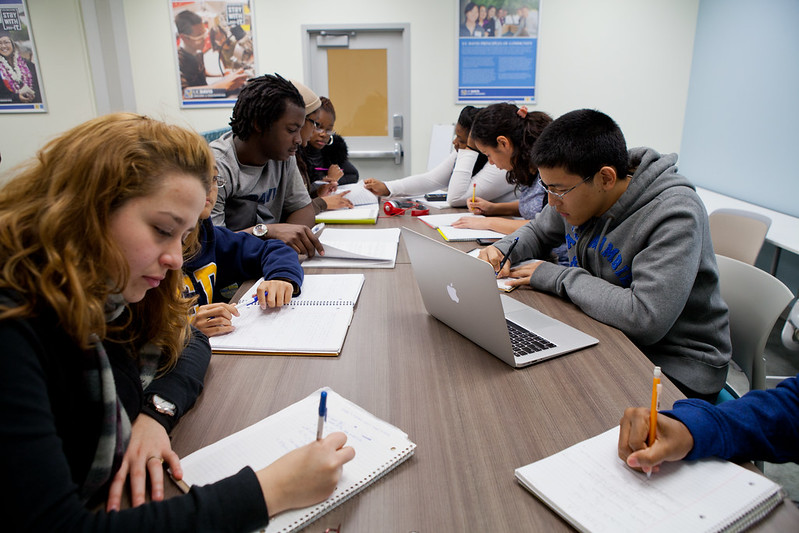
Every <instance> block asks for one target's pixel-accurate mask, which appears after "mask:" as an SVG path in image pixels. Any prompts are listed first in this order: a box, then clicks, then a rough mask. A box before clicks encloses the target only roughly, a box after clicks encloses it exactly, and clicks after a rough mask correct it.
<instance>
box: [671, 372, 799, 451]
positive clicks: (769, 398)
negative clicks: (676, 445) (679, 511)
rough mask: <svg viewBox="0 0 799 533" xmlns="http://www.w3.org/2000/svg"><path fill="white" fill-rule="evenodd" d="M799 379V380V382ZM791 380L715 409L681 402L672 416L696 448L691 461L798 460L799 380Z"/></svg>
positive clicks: (706, 404)
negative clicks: (707, 459) (686, 429)
mask: <svg viewBox="0 0 799 533" xmlns="http://www.w3.org/2000/svg"><path fill="white" fill-rule="evenodd" d="M797 377H799V376H797ZM797 377H793V378H789V379H786V380H784V381H783V382H782V383H780V384H779V385H778V386H777V388H775V389H769V390H755V391H750V392H749V393H748V394H745V395H744V396H743V397H741V398H739V399H737V400H732V401H728V402H724V403H722V404H720V405H712V404H710V403H708V402H705V401H702V400H679V401H677V402H676V403H675V404H674V408H673V409H672V410H671V411H664V412H663V414H665V415H668V416H671V417H672V418H675V419H677V420H679V421H680V422H682V423H683V424H685V425H686V427H687V428H688V430H689V431H690V432H691V435H693V437H694V447H693V449H692V450H691V451H690V452H689V454H688V455H687V456H686V457H685V458H686V459H701V458H703V457H709V456H716V457H721V458H722V459H729V460H733V461H742V460H752V461H756V460H765V461H770V462H775V463H784V462H788V461H794V462H796V461H798V460H799V380H797Z"/></svg>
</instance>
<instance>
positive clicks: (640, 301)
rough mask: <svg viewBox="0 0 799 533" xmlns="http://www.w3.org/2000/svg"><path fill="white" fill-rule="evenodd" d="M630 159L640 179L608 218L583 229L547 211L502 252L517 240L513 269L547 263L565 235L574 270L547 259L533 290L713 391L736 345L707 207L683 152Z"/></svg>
mask: <svg viewBox="0 0 799 533" xmlns="http://www.w3.org/2000/svg"><path fill="white" fill-rule="evenodd" d="M629 154H630V168H636V170H635V173H634V175H633V177H632V178H631V181H630V184H629V186H628V188H627V190H626V191H625V192H624V194H622V195H621V197H620V198H619V199H618V200H617V201H616V203H615V204H613V206H611V208H610V209H608V211H607V212H605V213H604V214H603V215H602V216H600V217H599V218H595V219H592V220H589V221H588V222H586V223H585V224H583V225H582V226H580V227H576V226H571V225H570V224H568V223H567V222H566V221H565V220H564V219H563V217H561V216H560V215H559V214H558V212H557V211H556V210H555V209H554V208H552V207H551V206H547V207H546V208H545V209H544V210H543V211H541V212H540V213H539V214H538V215H537V216H536V218H535V219H534V220H533V221H531V222H530V223H529V224H527V225H525V226H522V227H521V228H519V229H518V230H517V231H515V232H514V233H512V234H511V235H509V236H507V237H505V238H504V239H502V240H501V241H499V242H497V243H496V244H495V246H496V247H497V248H499V249H500V250H501V251H502V252H503V253H506V252H507V250H508V248H509V247H510V244H511V242H513V239H514V238H515V237H519V243H518V244H517V246H516V248H515V249H514V250H513V253H512V254H511V257H510V260H511V262H512V264H515V263H518V262H519V261H523V260H525V259H530V258H541V257H546V254H547V253H548V250H549V249H550V248H551V247H552V246H554V245H557V244H559V243H562V242H563V238H564V233H565V237H566V244H567V246H568V254H569V260H570V266H568V267H565V266H560V265H557V264H553V263H548V262H545V263H542V264H540V265H539V266H538V268H537V269H536V270H535V272H534V273H533V275H532V277H531V279H530V285H531V286H532V287H533V288H534V289H537V290H540V291H546V292H550V293H554V294H557V295H559V296H561V297H563V298H568V299H569V300H571V301H572V302H574V303H575V304H576V305H577V306H579V307H580V309H582V310H583V311H584V312H585V313H586V314H587V315H589V316H591V317H593V318H595V319H596V320H599V321H601V322H604V323H605V324H608V325H611V326H613V327H616V328H618V329H620V330H621V331H622V332H624V333H625V334H626V335H627V337H628V338H629V339H630V340H631V341H633V342H634V343H635V344H636V346H638V348H639V349H640V350H641V351H642V352H644V354H646V356H647V357H649V359H650V360H651V361H652V362H653V363H654V364H655V365H658V366H660V367H662V368H663V372H665V374H666V375H667V376H669V377H670V378H673V379H675V380H677V381H679V382H681V383H683V384H684V385H686V386H688V387H689V388H691V389H693V390H695V391H697V392H700V393H703V394H714V393H716V392H718V391H719V390H721V388H722V387H723V386H724V381H725V379H726V375H727V365H728V363H729V361H730V355H731V353H732V348H731V346H730V329H729V317H728V312H727V305H726V304H725V303H724V301H723V300H722V299H721V293H720V292H719V283H718V281H719V280H718V277H719V276H718V268H717V267H716V256H715V255H714V253H713V245H712V244H711V241H710V229H709V224H708V219H707V213H706V211H705V207H704V205H703V204H702V201H701V200H700V199H699V196H697V194H696V191H695V190H694V187H693V185H691V183H690V182H689V181H688V180H687V179H686V178H684V177H683V176H681V175H680V174H677V167H676V163H677V155H676V154H669V155H661V154H659V153H657V152H656V151H654V150H652V149H649V148H634V149H632V150H630V152H629Z"/></svg>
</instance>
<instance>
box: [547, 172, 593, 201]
mask: <svg viewBox="0 0 799 533" xmlns="http://www.w3.org/2000/svg"><path fill="white" fill-rule="evenodd" d="M593 177H594V175H593V174H591V175H590V176H586V177H585V178H583V181H581V182H580V183H578V184H577V185H575V186H574V187H569V188H568V189H566V190H565V191H563V192H555V191H553V190H552V189H550V188H549V185H547V184H546V183H544V182H543V181H542V180H541V173H540V172H539V173H538V183H540V184H541V187H543V188H544V190H545V191H546V192H547V194H551V195H552V196H555V197H557V198H558V199H560V200H563V197H564V196H566V195H567V194H569V193H570V192H572V191H573V190H574V189H576V188H577V187H579V186H580V185H582V184H583V183H585V182H586V181H588V180H590V179H591V178H593Z"/></svg>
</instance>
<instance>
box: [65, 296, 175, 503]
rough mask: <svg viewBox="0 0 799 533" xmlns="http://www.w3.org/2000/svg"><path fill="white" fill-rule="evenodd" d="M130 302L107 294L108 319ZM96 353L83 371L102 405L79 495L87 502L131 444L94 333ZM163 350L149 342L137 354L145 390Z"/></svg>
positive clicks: (125, 416)
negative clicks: (93, 362) (93, 363)
mask: <svg viewBox="0 0 799 533" xmlns="http://www.w3.org/2000/svg"><path fill="white" fill-rule="evenodd" d="M126 306H127V303H126V302H125V300H124V299H123V298H122V295H121V294H113V295H111V296H109V297H108V301H106V304H105V320H106V322H107V323H108V322H112V321H114V320H116V319H117V318H119V316H120V315H121V314H122V312H123V311H124V310H125V309H126ZM91 341H92V344H93V345H94V354H95V355H96V357H97V366H96V367H95V368H92V369H90V370H87V371H86V372H85V373H84V377H85V381H86V385H87V387H88V390H89V398H90V399H91V401H92V402H93V403H95V404H99V405H102V409H103V418H102V428H101V430H100V440H99V441H98V443H97V449H96V450H95V452H94V460H93V461H92V466H91V467H90V468H89V473H88V474H87V475H86V480H85V481H84V482H83V486H81V488H80V497H81V499H82V500H83V502H84V503H86V502H88V501H89V499H91V498H92V496H93V495H94V494H95V493H96V492H97V491H98V490H100V489H101V488H102V487H103V486H105V484H106V483H108V481H109V480H110V479H111V478H112V477H113V475H114V473H115V472H116V471H117V470H118V469H119V466H120V465H121V464H122V458H123V456H124V455H125V451H126V450H127V448H128V444H129V443H130V427H131V426H130V418H128V413H127V411H125V407H124V406H123V405H122V402H121V401H120V400H119V397H118V396H117V389H116V382H115V381H114V372H113V370H112V369H111V363H110V362H109V360H108V354H107V353H106V351H105V347H104V346H103V343H102V342H101V341H100V339H99V338H98V337H97V335H92V339H91ZM160 357H161V350H160V349H159V348H158V347H157V346H155V345H153V344H152V343H147V344H146V345H144V346H143V347H142V349H141V350H140V351H139V354H138V361H139V376H140V379H141V384H142V389H146V388H147V387H148V386H149V385H150V383H151V382H152V381H153V379H154V378H155V374H156V371H157V370H158V362H159V360H160Z"/></svg>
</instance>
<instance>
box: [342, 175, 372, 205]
mask: <svg viewBox="0 0 799 533" xmlns="http://www.w3.org/2000/svg"><path fill="white" fill-rule="evenodd" d="M343 192H347V194H346V195H344V198H346V199H347V200H349V201H350V202H352V205H371V204H379V203H380V202H379V200H378V199H377V196H376V195H375V193H373V192H372V191H370V190H369V189H367V188H366V187H364V186H363V182H361V181H359V182H357V183H352V184H349V185H339V187H338V189H336V192H335V194H341V193H343Z"/></svg>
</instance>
